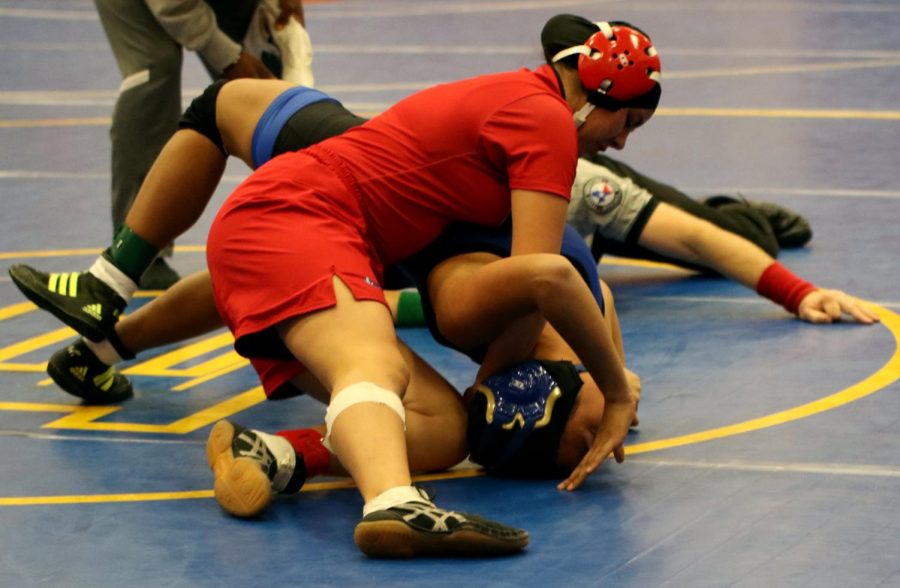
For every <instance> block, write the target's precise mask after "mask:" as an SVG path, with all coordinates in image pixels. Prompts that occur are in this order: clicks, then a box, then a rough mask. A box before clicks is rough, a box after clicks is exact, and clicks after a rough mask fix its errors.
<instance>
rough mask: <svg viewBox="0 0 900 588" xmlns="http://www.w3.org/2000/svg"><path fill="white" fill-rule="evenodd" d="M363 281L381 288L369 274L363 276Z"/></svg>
mask: <svg viewBox="0 0 900 588" xmlns="http://www.w3.org/2000/svg"><path fill="white" fill-rule="evenodd" d="M363 281H364V282H365V283H366V284H368V285H370V286H373V287H375V288H381V286H379V285H378V282H376V281H375V280H373V279H372V278H370V277H369V276H365V277H364V278H363Z"/></svg>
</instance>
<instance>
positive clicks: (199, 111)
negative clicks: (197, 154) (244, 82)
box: [178, 80, 228, 155]
mask: <svg viewBox="0 0 900 588" xmlns="http://www.w3.org/2000/svg"><path fill="white" fill-rule="evenodd" d="M227 82H228V80H219V81H217V82H214V83H212V84H210V85H209V86H207V87H206V89H205V90H204V91H203V93H202V94H200V95H199V96H197V97H196V98H194V100H193V102H191V105H190V106H188V108H187V110H185V111H184V114H182V115H181V119H180V120H179V121H178V128H179V129H191V130H194V131H197V132H198V133H200V134H201V135H203V136H204V137H206V138H207V139H209V140H210V141H212V142H213V144H214V145H215V146H216V147H218V148H219V151H221V152H222V154H223V155H228V153H227V152H226V151H225V144H224V143H223V142H222V135H221V134H220V133H219V126H218V125H217V124H216V100H218V98H219V92H220V91H221V90H222V86H224V85H225V84H226V83H227Z"/></svg>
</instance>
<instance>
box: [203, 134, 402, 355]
mask: <svg viewBox="0 0 900 588" xmlns="http://www.w3.org/2000/svg"><path fill="white" fill-rule="evenodd" d="M332 167H334V166H326V165H325V164H324V163H322V162H321V161H320V160H319V159H316V158H313V157H312V156H310V155H307V154H304V153H302V152H299V153H289V154H285V155H282V156H280V157H277V158H275V159H273V160H272V161H270V162H269V163H267V164H265V165H264V166H262V167H261V168H260V169H259V170H257V171H256V172H254V173H253V174H252V175H251V176H250V177H249V178H248V179H247V180H246V181H244V182H243V183H242V184H241V185H240V186H238V188H237V189H236V190H235V191H234V193H232V195H231V196H230V197H229V198H228V200H226V202H225V204H224V205H223V206H222V208H221V210H220V211H219V213H218V215H217V216H216V219H215V220H214V221H213V224H212V227H211V228H210V232H209V239H208V242H207V253H206V255H207V264H208V266H209V271H210V274H211V275H212V281H213V292H214V295H215V300H216V307H217V308H218V310H219V313H220V314H221V316H222V318H223V319H224V321H225V324H226V325H227V326H228V328H229V329H231V332H232V333H233V334H234V337H235V349H236V350H237V352H238V353H240V354H241V355H243V356H244V357H268V358H275V359H290V358H291V357H292V356H291V354H290V353H289V352H288V350H287V348H286V347H285V346H284V344H283V343H282V341H281V340H280V338H279V337H278V335H277V333H275V331H274V329H273V327H274V326H275V325H277V324H279V323H281V322H283V321H285V320H287V319H289V318H291V317H296V316H300V315H304V314H307V313H310V312H313V311H316V310H322V309H324V308H330V307H332V306H334V305H335V303H336V301H335V295H334V287H333V285H332V278H333V277H334V276H338V277H339V278H340V279H341V280H342V281H343V282H344V283H345V284H346V285H347V287H348V288H349V289H350V291H351V292H352V293H353V296H354V297H355V298H356V299H357V300H375V301H379V302H381V303H382V304H385V300H384V292H383V291H382V289H381V286H380V284H381V281H382V274H383V268H382V264H381V261H380V259H379V257H378V255H377V254H376V252H375V251H374V249H373V248H372V246H371V245H370V243H369V239H367V237H366V220H365V217H364V215H363V212H362V210H361V209H360V206H359V199H358V197H357V195H356V191H355V184H353V180H352V178H349V177H347V176H346V174H345V172H344V171H343V169H342V168H340V167H338V168H337V169H336V170H333V169H332Z"/></svg>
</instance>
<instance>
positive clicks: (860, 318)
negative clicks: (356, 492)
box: [797, 288, 878, 325]
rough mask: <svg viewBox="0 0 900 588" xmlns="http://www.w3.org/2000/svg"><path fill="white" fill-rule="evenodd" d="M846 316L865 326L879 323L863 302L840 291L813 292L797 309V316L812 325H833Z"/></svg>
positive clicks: (820, 290) (876, 316)
mask: <svg viewBox="0 0 900 588" xmlns="http://www.w3.org/2000/svg"><path fill="white" fill-rule="evenodd" d="M845 314H848V315H850V316H852V317H853V318H854V319H856V321H857V322H860V323H863V324H865V325H871V324H872V323H876V322H878V315H876V314H875V313H874V312H872V311H871V310H870V309H868V308H866V306H865V305H864V303H863V302H862V301H860V300H859V299H858V298H855V297H853V296H850V295H849V294H846V293H844V292H841V291H840V290H825V289H821V288H820V289H818V290H813V291H812V292H810V293H809V294H807V295H806V297H805V298H804V299H803V300H801V301H800V306H799V307H798V308H797V316H799V317H800V318H801V319H803V320H805V321H808V322H810V323H820V324H822V323H832V322H835V321H838V320H840V319H841V317H842V316H844V315H845Z"/></svg>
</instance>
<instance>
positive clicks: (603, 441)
mask: <svg viewBox="0 0 900 588" xmlns="http://www.w3.org/2000/svg"><path fill="white" fill-rule="evenodd" d="M636 408H637V402H636V400H635V398H634V397H633V396H632V395H630V394H629V395H628V398H626V399H623V400H621V401H618V402H607V403H606V406H605V407H604V409H603V418H602V420H601V421H600V428H599V430H598V432H597V436H596V437H594V444H593V445H592V446H591V449H590V450H589V451H588V452H587V455H585V456H584V458H582V460H581V463H579V464H578V465H577V466H575V469H574V470H572V473H571V474H569V477H568V478H566V479H565V480H563V481H562V482H561V483H560V484H559V486H557V488H559V489H560V490H575V489H576V488H578V487H579V486H581V484H582V482H584V480H585V479H586V478H587V477H588V476H589V475H590V474H591V473H592V472H593V471H594V470H596V469H597V468H598V467H600V464H602V463H603V461H604V460H605V459H606V458H607V457H608V456H609V454H610V453H612V454H613V456H614V457H615V458H616V461H617V462H619V463H622V462H623V461H625V446H624V443H625V435H627V434H628V428H629V427H630V426H631V423H632V422H633V421H634V416H635V410H636Z"/></svg>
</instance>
